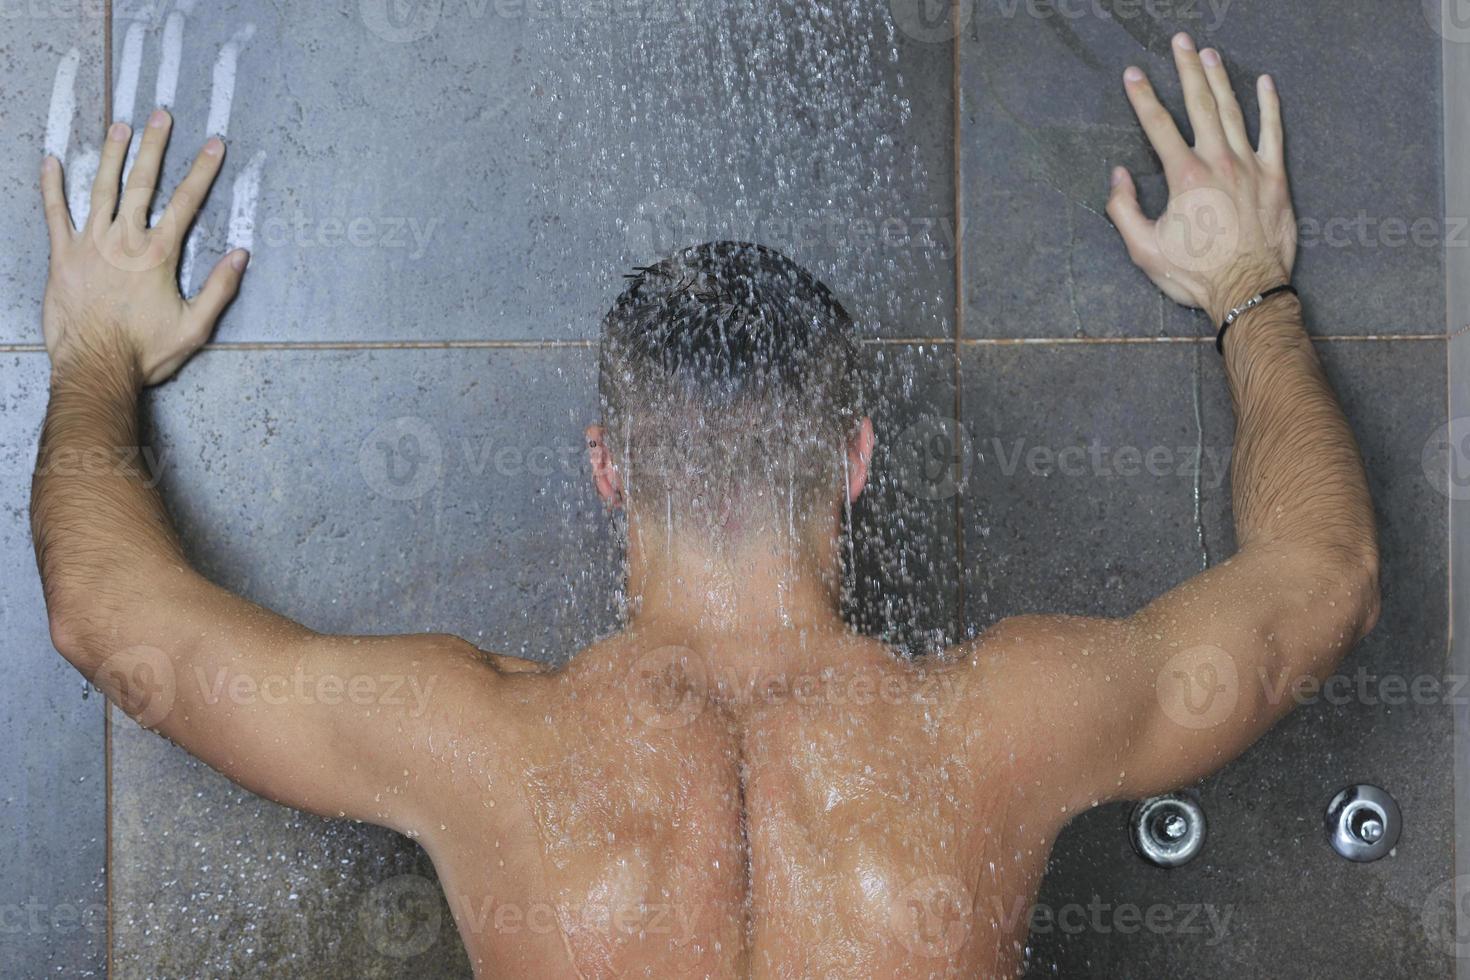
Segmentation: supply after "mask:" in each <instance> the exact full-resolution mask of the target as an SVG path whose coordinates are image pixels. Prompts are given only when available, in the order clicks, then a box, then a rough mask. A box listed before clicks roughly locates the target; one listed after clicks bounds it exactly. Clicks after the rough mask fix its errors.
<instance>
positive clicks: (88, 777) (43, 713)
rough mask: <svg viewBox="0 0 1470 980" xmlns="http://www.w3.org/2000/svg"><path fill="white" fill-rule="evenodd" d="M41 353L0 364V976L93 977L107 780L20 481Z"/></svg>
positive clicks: (98, 709) (29, 454)
mask: <svg viewBox="0 0 1470 980" xmlns="http://www.w3.org/2000/svg"><path fill="white" fill-rule="evenodd" d="M49 376H50V371H49V368H48V366H47V362H46V355H45V354H7V355H4V359H3V361H0V500H4V508H3V510H0V561H3V563H4V567H5V568H6V569H7V571H6V574H5V575H3V576H0V610H3V612H0V619H3V621H4V623H5V636H6V655H7V656H8V658H9V661H10V663H9V678H8V685H9V688H10V689H9V691H8V692H7V694H6V697H5V699H4V702H3V707H0V742H3V744H4V745H5V746H6V751H5V762H4V764H0V828H3V830H4V833H5V836H6V838H7V842H8V843H7V846H6V847H3V848H0V914H3V920H0V975H3V976H7V977H23V976H24V977H36V976H43V975H53V976H54V975H61V976H69V977H72V976H77V977H80V976H91V977H100V976H102V975H103V972H104V969H105V964H106V945H107V905H106V903H107V894H106V879H105V864H106V860H107V851H106V847H107V844H106V842H107V831H106V821H107V796H106V793H107V780H106V772H105V765H106V761H105V756H104V754H103V745H102V735H103V704H104V700H103V698H102V696H101V695H100V694H99V693H97V692H96V691H94V690H90V689H89V688H88V687H87V684H86V682H85V681H84V680H83V679H82V675H81V674H79V673H77V672H76V670H74V669H73V668H72V666H71V664H69V663H67V662H66V661H65V660H63V659H61V657H60V656H59V655H58V654H57V653H56V651H55V650H54V649H53V648H52V646H51V637H50V633H49V631H48V629H47V625H46V607H45V604H44V603H43V602H42V599H41V581H40V577H39V576H38V575H37V574H36V559H35V555H34V553H33V552H32V550H31V529H30V506H29V502H28V501H29V497H30V483H31V470H32V468H33V466H34V463H35V457H36V440H37V439H38V437H39V436H40V430H41V418H42V415H43V414H44V412H45V410H46V391H47V379H48V378H49Z"/></svg>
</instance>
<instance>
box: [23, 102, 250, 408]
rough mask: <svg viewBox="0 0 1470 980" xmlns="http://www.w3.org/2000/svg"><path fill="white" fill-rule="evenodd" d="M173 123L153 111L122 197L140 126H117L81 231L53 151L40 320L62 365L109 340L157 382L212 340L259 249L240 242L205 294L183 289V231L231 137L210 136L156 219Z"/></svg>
mask: <svg viewBox="0 0 1470 980" xmlns="http://www.w3.org/2000/svg"><path fill="white" fill-rule="evenodd" d="M172 123H173V120H172V119H171V118H170V116H169V114H168V113H167V112H166V111H164V110H163V109H159V110H157V111H156V112H154V113H153V114H152V115H151V116H150V117H149V121H148V126H147V128H146V129H145V130H144V131H143V138H142V140H141V141H140V145H139V149H138V156H137V159H136V160H135V161H134V162H133V168H132V170H131V171H130V172H129V174H128V179H127V186H126V187H124V188H123V191H122V196H121V198H119V197H118V185H119V183H120V182H121V180H122V171H123V162H124V159H125V158H126V156H127V150H128V142H129V139H130V137H131V135H132V134H131V132H130V131H129V129H128V127H127V126H126V125H124V124H123V123H114V124H113V125H112V127H111V128H110V129H109V130H108V134H107V139H106V140H105V141H104V142H103V144H102V157H101V161H100V162H99V164H98V166H97V178H96V180H95V181H94V182H93V185H92V204H91V209H90V212H89V216H88V218H87V222H86V224H85V225H84V226H83V227H82V229H81V230H80V231H79V230H78V229H77V228H76V227H74V226H73V224H72V219H71V214H70V213H69V212H68V210H67V204H66V194H65V191H64V189H63V187H62V177H61V164H60V161H58V160H55V159H54V158H50V157H48V158H47V159H46V161H45V163H44V165H43V167H42V170H41V194H42V198H43V201H44V205H45V211H46V224H47V227H48V229H49V231H50V235H51V268H50V274H49V276H48V277H47V279H46V298H45V302H44V304H43V307H42V317H41V320H42V328H43V331H44V334H45V339H46V349H47V351H48V352H49V353H50V354H51V363H52V365H53V367H57V366H60V365H62V364H63V363H64V362H65V361H66V360H67V359H68V358H70V357H71V356H73V354H75V353H76V352H77V351H79V350H80V349H82V348H84V347H87V346H89V345H92V346H98V342H99V341H105V343H102V344H100V348H101V349H103V350H106V351H113V350H120V351H124V352H125V353H124V355H123V356H127V357H131V358H133V359H134V361H135V362H136V367H137V370H138V373H139V376H140V378H141V379H142V381H143V383H144V384H158V383H159V382H161V381H164V380H166V379H167V378H168V377H169V375H171V374H173V373H174V372H175V371H177V370H178V369H179V367H180V365H182V364H183V363H184V362H185V361H186V360H188V359H189V357H190V356H191V355H192V354H193V353H194V352H195V351H196V350H198V349H199V348H200V346H202V345H203V344H204V342H205V341H206V340H208V339H209V335H210V332H211V331H212V330H213V329H214V324H215V321H216V320H217V319H218V318H219V315H220V312H221V311H222V310H223V309H224V308H225V306H227V305H228V304H229V302H230V300H232V299H233V298H234V297H235V292H236V290H237V289H239V287H240V278H241V276H243V275H244V272H245V265H246V263H247V261H248V260H249V258H250V257H249V255H248V254H247V253H246V252H245V250H244V249H235V250H234V251H232V252H230V253H229V254H228V255H226V256H225V257H224V258H223V259H221V260H220V262H219V264H217V265H216V266H215V267H214V271H213V272H211V273H210V275H209V278H208V279H207V280H206V281H205V283H204V288H203V289H201V290H200V291H199V294H198V295H197V296H195V297H193V298H192V299H185V298H184V297H183V296H181V295H179V274H178V269H179V256H180V255H181V254H182V252H183V247H184V239H185V236H186V235H187V233H188V231H189V225H190V224H191V223H192V222H193V220H194V216H195V215H196V214H197V213H198V211H199V206H200V205H201V204H202V203H203V202H204V198H205V195H207V194H208V193H209V188H210V186H211V185H212V184H213V183H214V178H215V175H216V174H218V173H219V170H220V164H221V163H222V162H223V160H224V153H225V146H224V143H223V142H222V141H221V140H220V139H219V137H217V136H214V137H210V139H209V140H208V142H206V143H205V144H204V149H203V150H202V151H201V152H200V153H199V155H198V156H197V157H196V158H195V160H194V166H193V168H192V169H190V171H189V174H188V176H187V177H185V178H184V180H183V182H182V183H180V184H179V186H178V189H177V190H175V191H174V195H173V198H172V199H171V200H170V201H169V203H168V207H167V208H165V209H164V211H163V213H162V215H161V216H160V217H159V219H158V221H157V222H154V223H150V221H149V207H150V202H151V201H152V200H153V195H154V188H155V187H156V185H157V183H158V174H159V169H160V167H161V166H162V163H163V151H164V147H165V146H166V145H167V143H168V134H169V129H170V128H171V126H172ZM115 340H121V341H122V342H123V343H122V344H116V343H112V341H115Z"/></svg>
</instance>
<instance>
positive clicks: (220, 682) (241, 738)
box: [63, 568, 503, 831]
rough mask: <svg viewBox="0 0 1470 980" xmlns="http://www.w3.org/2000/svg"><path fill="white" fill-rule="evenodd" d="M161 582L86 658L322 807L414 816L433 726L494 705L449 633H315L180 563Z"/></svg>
mask: <svg viewBox="0 0 1470 980" xmlns="http://www.w3.org/2000/svg"><path fill="white" fill-rule="evenodd" d="M156 586H157V591H156V593H155V597H154V598H153V599H152V600H151V601H147V602H134V603H131V604H130V605H129V606H128V608H126V609H124V610H118V611H115V612H113V613H112V614H110V615H109V616H108V617H107V620H106V622H107V629H106V633H107V634H108V639H107V641H106V642H105V643H102V642H101V641H99V640H97V639H95V638H94V639H91V640H89V641H88V643H87V645H88V646H89V647H93V648H94V649H92V650H91V652H90V667H91V669H90V670H87V668H86V667H84V668H83V669H84V670H87V672H88V674H89V676H91V677H92V679H93V681H94V682H95V683H96V684H97V685H98V686H99V687H100V688H102V690H103V691H104V693H106V694H107V695H108V696H109V697H110V698H112V699H113V700H114V701H116V702H117V703H118V704H119V706H121V707H122V708H123V710H125V711H127V712H128V714H130V715H132V716H133V717H134V718H135V719H137V720H138V721H139V723H140V724H143V725H144V726H146V727H148V728H152V729H154V730H156V731H158V732H159V733H160V734H163V735H165V736H167V737H168V738H169V739H171V740H172V741H174V742H177V743H178V744H179V745H181V746H182V747H183V748H185V749H186V750H188V751H189V752H190V753H191V754H193V755H194V756H196V757H198V758H199V759H201V760H202V761H204V762H206V763H207V764H209V765H210V766H212V767H213V768H215V769H217V770H219V771H220V772H221V773H223V774H224V775H225V776H227V777H229V778H230V779H231V780H233V781H235V782H236V783H239V784H240V785H241V786H243V787H245V788H246V789H249V790H251V791H252V792H255V793H258V794H260V795H262V796H265V797H268V798H270V799H273V800H275V801H277V802H280V803H284V804H287V805H289V806H293V807H296V808H299V809H303V810H308V811H311V812H313V813H317V814H321V815H323V816H332V817H350V818H352V819H357V820H366V821H370V822H373V823H378V824H383V825H385V826H390V827H393V828H395V829H398V830H403V831H408V830H413V829H416V828H418V827H419V826H420V825H422V824H423V823H424V822H425V819H426V817H425V809H426V807H427V806H428V805H430V804H431V803H432V801H433V800H434V799H435V798H436V795H437V794H436V788H437V786H438V782H439V781H440V780H441V779H442V778H443V776H444V772H445V770H446V768H447V767H446V765H445V762H446V760H445V759H444V758H442V757H439V756H436V748H437V749H439V750H442V749H443V747H444V746H445V744H446V740H445V739H443V738H441V739H439V740H438V741H437V742H436V740H435V739H434V738H433V735H434V734H435V733H436V732H453V731H458V730H463V725H464V724H465V723H466V719H465V718H464V717H463V716H464V714H465V713H466V712H468V711H471V710H484V709H485V708H486V707H488V708H489V709H490V710H492V711H493V706H494V703H495V701H496V700H497V696H498V691H499V688H500V685H501V683H502V681H503V678H502V676H501V674H500V672H499V671H498V670H497V669H496V668H495V666H494V665H493V664H492V663H491V662H490V661H489V660H488V659H487V657H486V656H485V655H483V654H481V652H480V651H478V650H476V649H475V648H474V647H473V646H471V645H470V644H469V643H466V642H465V641H463V640H460V639H457V638H455V637H451V636H442V635H430V634H423V635H415V636H357V637H354V636H328V635H322V634H319V633H314V632H312V631H311V630H308V629H306V628H305V627H303V626H301V625H299V624H297V623H294V622H291V621H290V620H288V619H285V618H283V617H281V616H278V615H276V614H275V613H272V612H270V611H269V610H266V609H263V608H261V607H259V606H256V605H254V604H253V603H250V602H247V601H246V600H244V599H241V598H239V597H237V596H235V595H232V594H231V593H229V592H227V591H225V590H224V589H221V588H219V587H217V586H215V585H213V584H211V583H209V582H208V581H206V580H205V579H203V578H202V577H200V576H198V575H196V574H195V573H193V572H192V571H190V570H188V569H186V568H180V569H177V570H175V571H174V572H173V573H172V574H164V575H161V576H160V580H159V581H158V582H157V583H156ZM94 636H95V632H94ZM63 652H64V653H65V652H66V651H65V650H63ZM79 666H82V665H81V664H79Z"/></svg>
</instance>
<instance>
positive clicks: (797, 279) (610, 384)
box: [598, 241, 860, 508]
mask: <svg viewBox="0 0 1470 980" xmlns="http://www.w3.org/2000/svg"><path fill="white" fill-rule="evenodd" d="M598 388H599V392H600V394H601V398H602V409H603V420H604V424H605V425H606V426H607V429H608V437H609V443H610V446H611V448H612V449H613V451H614V454H615V456H617V457H618V458H619V459H620V462H621V464H622V465H623V466H624V479H625V484H626V485H627V487H628V490H629V492H630V493H631V494H632V495H634V496H636V495H637V494H638V493H639V492H640V491H641V490H647V491H649V492H653V491H658V492H659V493H661V494H662V495H664V496H665V497H666V498H668V497H672V498H674V499H673V500H672V503H673V506H674V507H675V508H677V507H678V506H679V505H680V504H681V503H687V502H689V501H690V500H693V499H695V498H703V499H705V500H707V501H711V500H716V499H719V500H726V501H727V498H728V496H729V493H730V490H731V488H732V487H739V486H752V485H754V486H759V487H763V488H766V489H768V490H769V494H768V496H769V497H771V498H772V499H780V498H783V497H788V496H791V495H796V496H801V497H803V498H805V497H806V496H808V495H809V494H811V493H815V492H816V491H817V490H819V489H821V488H823V487H825V486H828V485H829V483H830V481H831V480H832V478H833V477H834V476H835V475H837V474H840V472H841V460H842V452H843V450H844V448H845V444H846V439H847V436H849V435H850V434H851V432H852V429H853V426H854V424H855V423H856V422H857V420H858V418H859V417H860V405H859V402H860V385H859V383H858V346H857V340H856V336H855V331H854V327H853V321H852V318H851V317H850V316H849V315H848V313H847V311H846V310H845V309H844V308H843V306H842V304H841V303H840V302H839V301H838V300H837V298H836V297H835V296H834V295H833V294H832V292H831V290H829V289H828V288H827V287H826V286H825V285H823V284H822V283H821V281H819V280H818V279H817V278H816V277H815V276H813V275H812V274H811V273H810V272H808V271H807V270H805V269H803V268H802V267H801V266H800V265H798V264H797V263H795V262H794V261H792V260H791V259H790V258H788V257H787V256H785V255H783V254H782V253H781V252H778V251H777V250H775V249H773V248H768V247H766V246H763V245H755V244H750V243H747V242H733V241H720V242H707V243H705V244H703V245H695V246H692V247H690V248H686V249H683V250H681V251H679V252H677V253H675V254H673V255H671V256H669V257H667V258H665V259H663V260H661V261H659V262H657V263H655V264H653V265H649V266H644V267H641V268H638V269H636V270H635V271H634V272H633V273H632V274H631V275H630V276H629V277H628V283H627V285H626V286H625V287H624V289H623V291H622V293H621V294H620V295H619V296H618V298H617V301H616V302H615V303H614V304H613V306H612V309H611V310H609V311H608V313H607V315H606V316H605V317H604V318H603V322H602V344H601V352H600V359H599V383H598Z"/></svg>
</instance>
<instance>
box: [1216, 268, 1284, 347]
mask: <svg viewBox="0 0 1470 980" xmlns="http://www.w3.org/2000/svg"><path fill="white" fill-rule="evenodd" d="M1277 293H1291V295H1293V296H1296V295H1297V292H1296V288H1295V287H1294V286H1292V284H1291V283H1289V282H1288V283H1283V284H1282V285H1280V286H1272V287H1271V288H1270V289H1268V290H1266V291H1265V292H1263V293H1257V294H1256V295H1255V296H1252V297H1251V298H1250V299H1248V300H1246V301H1245V302H1244V303H1242V304H1241V305H1239V306H1237V307H1236V308H1235V309H1233V310H1231V311H1230V312H1229V313H1227V314H1225V322H1224V323H1222V324H1220V332H1219V333H1217V334H1215V352H1216V353H1218V354H1220V355H1221V356H1224V354H1225V331H1227V330H1229V329H1230V325H1231V324H1232V323H1234V322H1235V321H1236V320H1238V319H1240V317H1241V316H1242V315H1244V314H1246V313H1249V312H1250V311H1251V310H1253V309H1255V308H1256V307H1258V306H1260V305H1261V304H1262V303H1264V302H1265V301H1266V300H1267V299H1269V298H1270V297H1272V296H1275V295H1276V294H1277Z"/></svg>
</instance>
